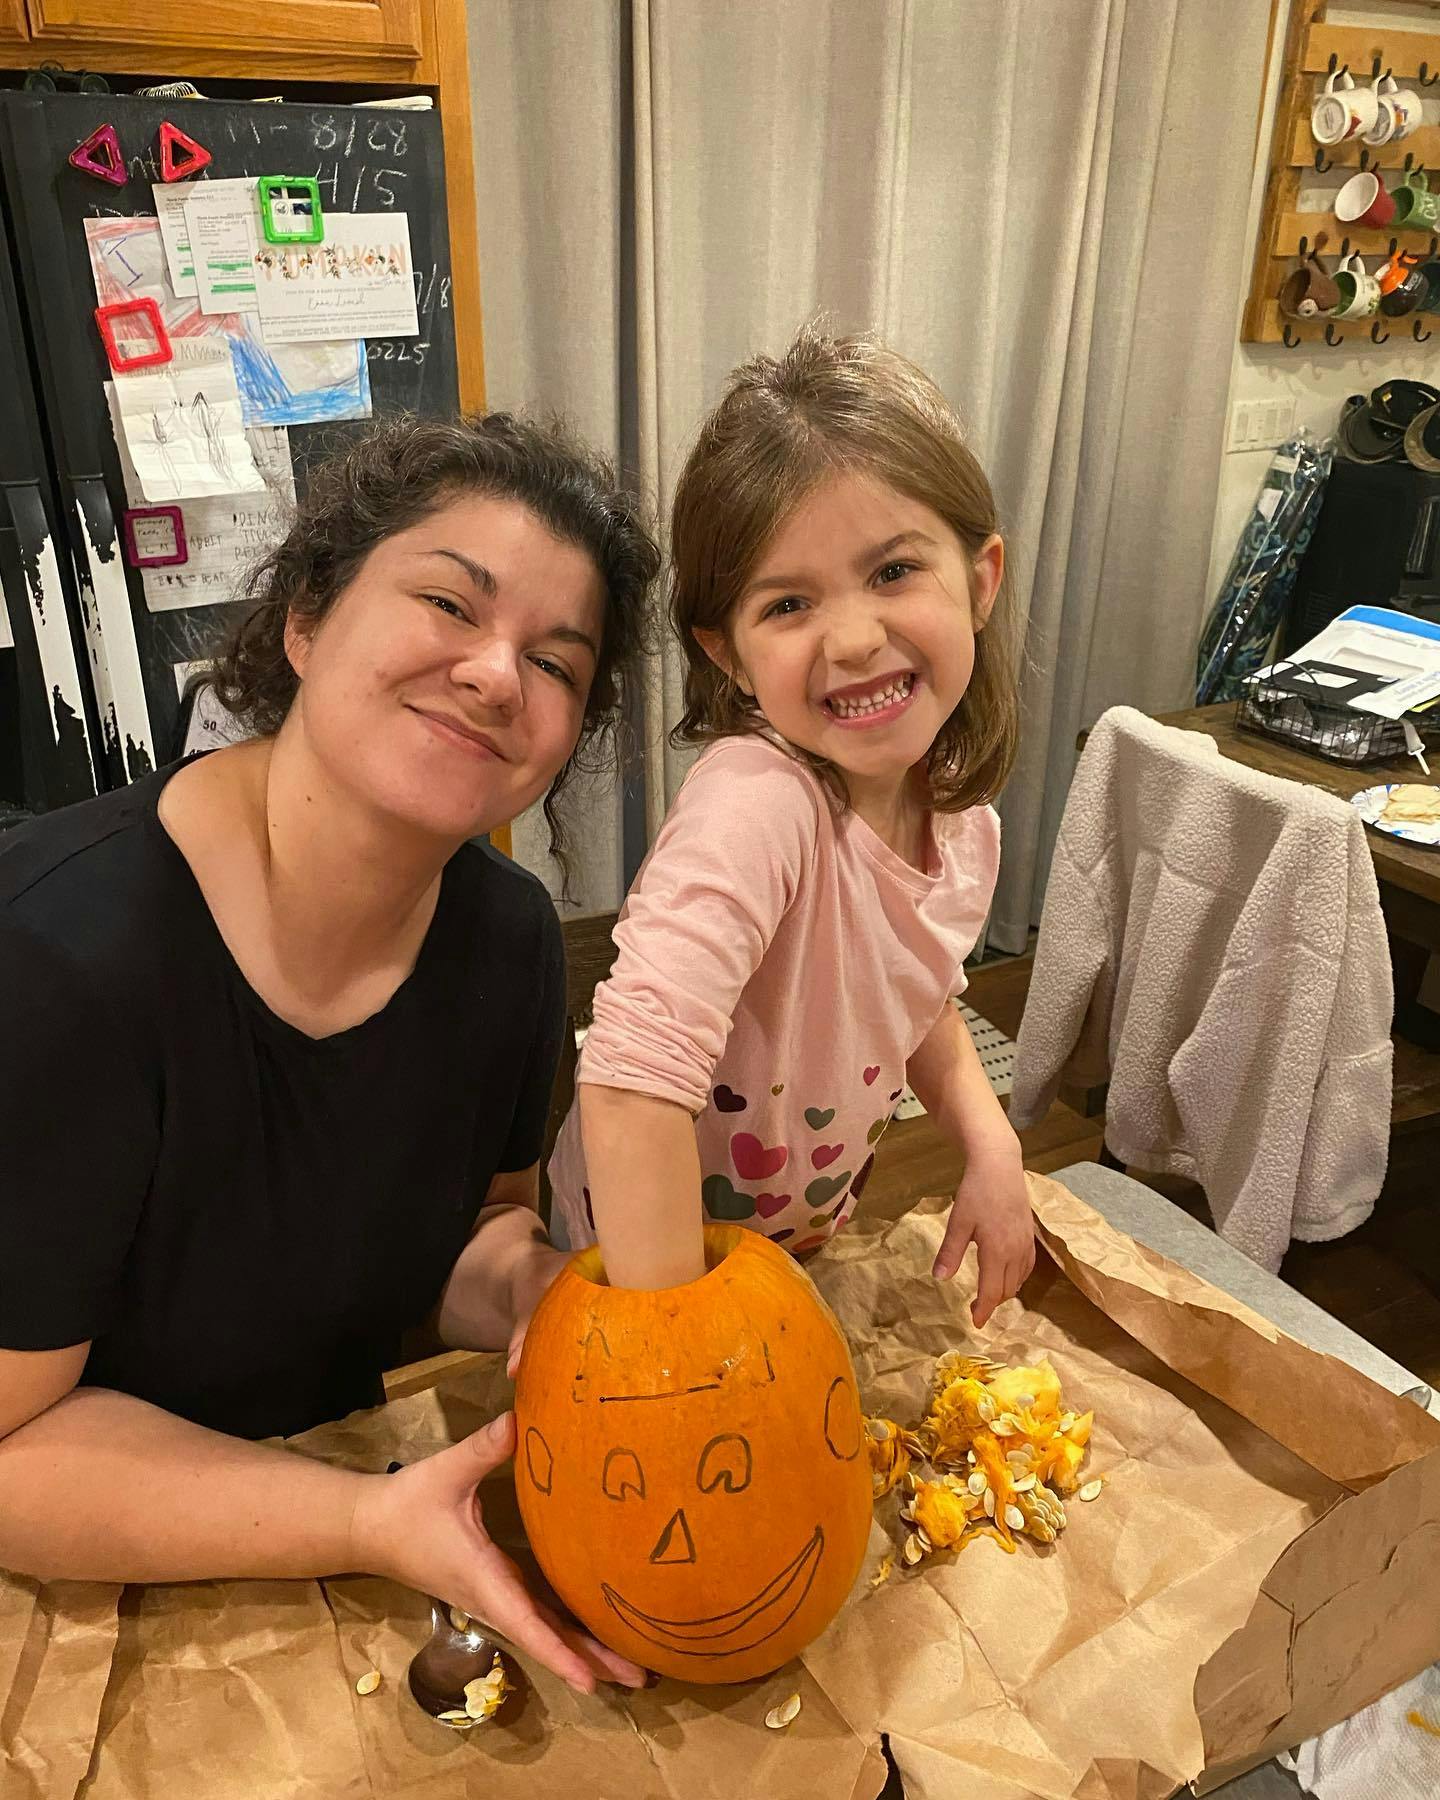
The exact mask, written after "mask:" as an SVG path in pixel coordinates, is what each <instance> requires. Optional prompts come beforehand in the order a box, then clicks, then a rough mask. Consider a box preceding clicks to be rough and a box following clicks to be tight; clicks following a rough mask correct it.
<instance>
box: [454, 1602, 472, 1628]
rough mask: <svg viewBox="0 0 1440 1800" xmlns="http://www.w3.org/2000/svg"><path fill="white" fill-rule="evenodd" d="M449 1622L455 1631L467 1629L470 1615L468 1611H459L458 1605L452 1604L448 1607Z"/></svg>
mask: <svg viewBox="0 0 1440 1800" xmlns="http://www.w3.org/2000/svg"><path fill="white" fill-rule="evenodd" d="M450 1623H451V1624H452V1625H453V1626H454V1627H455V1629H456V1631H468V1630H469V1629H470V1615H469V1613H465V1612H461V1610H460V1608H459V1607H458V1606H452V1607H451V1608H450Z"/></svg>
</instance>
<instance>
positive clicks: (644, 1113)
mask: <svg viewBox="0 0 1440 1800" xmlns="http://www.w3.org/2000/svg"><path fill="white" fill-rule="evenodd" d="M580 1129H581V1135H582V1137H583V1140H584V1144H585V1168H586V1178H587V1180H588V1182H589V1186H590V1204H591V1208H592V1210H593V1212H594V1214H595V1233H596V1236H597V1237H598V1238H599V1240H600V1251H601V1255H602V1256H603V1258H604V1261H605V1273H606V1275H607V1276H608V1277H609V1279H610V1281H611V1283H612V1284H613V1285H614V1286H615V1287H630V1288H664V1287H679V1286H680V1285H681V1284H682V1283H683V1282H687V1281H695V1280H697V1279H698V1278H699V1277H700V1276H701V1275H703V1274H704V1273H705V1240H704V1235H703V1229H702V1226H703V1215H702V1211H701V1206H700V1153H699V1150H698V1149H697V1147H696V1143H695V1123H694V1120H693V1119H691V1117H690V1115H689V1113H688V1112H686V1111H685V1109H684V1107H683V1106H677V1105H675V1103H674V1102H673V1101H670V1100H657V1099H655V1098H653V1097H652V1096H651V1095H649V1094H637V1093H632V1092H630V1091H629V1090H628V1089H626V1088H609V1087H597V1086H595V1085H594V1084H592V1083H590V1082H582V1083H581V1085H580Z"/></svg>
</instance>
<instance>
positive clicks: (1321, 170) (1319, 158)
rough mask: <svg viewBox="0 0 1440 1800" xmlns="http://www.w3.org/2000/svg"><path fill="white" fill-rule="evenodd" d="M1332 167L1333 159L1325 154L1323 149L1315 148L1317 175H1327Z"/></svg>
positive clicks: (1333, 165)
mask: <svg viewBox="0 0 1440 1800" xmlns="http://www.w3.org/2000/svg"><path fill="white" fill-rule="evenodd" d="M1334 167H1335V164H1334V161H1333V160H1332V159H1331V158H1330V157H1328V156H1326V154H1325V152H1324V150H1323V149H1317V150H1316V152H1315V173H1316V174H1317V175H1328V174H1329V173H1330V171H1331V170H1332V169H1333V168H1334Z"/></svg>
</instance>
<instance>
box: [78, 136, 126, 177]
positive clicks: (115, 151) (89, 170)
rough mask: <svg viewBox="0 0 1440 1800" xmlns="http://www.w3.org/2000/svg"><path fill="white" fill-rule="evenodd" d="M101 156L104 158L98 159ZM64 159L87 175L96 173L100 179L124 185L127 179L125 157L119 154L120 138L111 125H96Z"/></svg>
mask: <svg viewBox="0 0 1440 1800" xmlns="http://www.w3.org/2000/svg"><path fill="white" fill-rule="evenodd" d="M100 158H103V159H104V160H103V161H101V160H99V159H100ZM66 160H67V161H68V162H69V163H71V164H72V165H73V166H74V167H75V168H77V169H83V170H84V172H85V173H86V174H87V175H98V176H99V177H100V179H101V180H102V181H109V182H112V183H113V184H114V185H115V186H116V187H124V185H125V183H126V182H127V181H128V180H129V176H128V174H127V173H126V169H125V158H124V157H123V156H122V155H121V154H120V140H119V138H118V137H116V135H115V127H114V126H113V125H97V126H96V127H95V129H94V130H93V131H92V132H91V133H90V135H89V137H87V138H86V140H85V142H84V143H83V144H77V145H76V146H75V148H74V149H73V150H72V151H71V152H70V155H69V156H68V157H67V158H66Z"/></svg>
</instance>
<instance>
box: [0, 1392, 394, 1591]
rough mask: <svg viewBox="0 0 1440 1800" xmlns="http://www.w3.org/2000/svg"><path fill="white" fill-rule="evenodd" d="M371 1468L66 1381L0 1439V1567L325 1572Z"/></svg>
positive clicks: (346, 1544)
mask: <svg viewBox="0 0 1440 1800" xmlns="http://www.w3.org/2000/svg"><path fill="white" fill-rule="evenodd" d="M384 1479H385V1477H384V1476H380V1475H358V1474H354V1473H351V1472H350V1471H348V1470H343V1469H332V1468H329V1467H327V1465H326V1464H324V1463H320V1462H316V1461H314V1460H313V1459H311V1458H309V1457H305V1456H300V1455H298V1454H296V1453H295V1452H293V1451H289V1450H277V1449H273V1448H269V1447H267V1446H264V1445H261V1444H252V1443H247V1442H245V1441H244V1440H243V1439H240V1438H231V1437H225V1436H223V1435H222V1434H221V1433H219V1432H216V1431H209V1430H206V1429H205V1427H203V1426H200V1425H192V1424H190V1423H188V1422H187V1421H186V1420H184V1419H177V1418H176V1417H175V1416H174V1415H173V1414H172V1413H167V1412H163V1411H162V1410H161V1409H160V1408H159V1407H157V1406H151V1405H150V1404H149V1403H148V1402H147V1401H144V1400H136V1399H134V1398H132V1396H130V1395H128V1394H118V1393H114V1392H112V1391H111V1390H110V1389H108V1388H76V1389H75V1390H74V1391H73V1392H71V1393H69V1394H67V1395H66V1396H65V1397H64V1399H62V1400H58V1401H57V1402H56V1403H55V1405H53V1406H52V1407H50V1408H49V1409H48V1410H47V1411H45V1412H43V1413H41V1414H40V1415H39V1416H38V1417H37V1418H34V1419H32V1420H31V1421H30V1422H29V1424H27V1425H22V1426H21V1427H20V1428H19V1429H18V1430H17V1431H13V1432H11V1433H10V1435H9V1436H8V1437H5V1438H3V1439H0V1568H6V1569H10V1570H12V1571H14V1572H15V1573H17V1574H22V1575H33V1576H36V1577H38V1578H39V1579H41V1580H43V1581H51V1580H61V1579H66V1580H75V1581H203V1580H209V1579H214V1578H222V1579H223V1578H232V1579H244V1578H247V1577H248V1578H264V1577H274V1576H314V1575H333V1574H337V1573H340V1572H342V1571H344V1570H347V1569H349V1568H351V1567H352V1566H353V1563H352V1552H351V1536H350V1525H351V1517H352V1515H353V1513H354V1510H355V1504H356V1501H357V1499H358V1498H359V1496H360V1494H361V1492H362V1490H363V1488H364V1486H365V1484H367V1483H371V1482H376V1481H383V1480H384Z"/></svg>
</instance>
